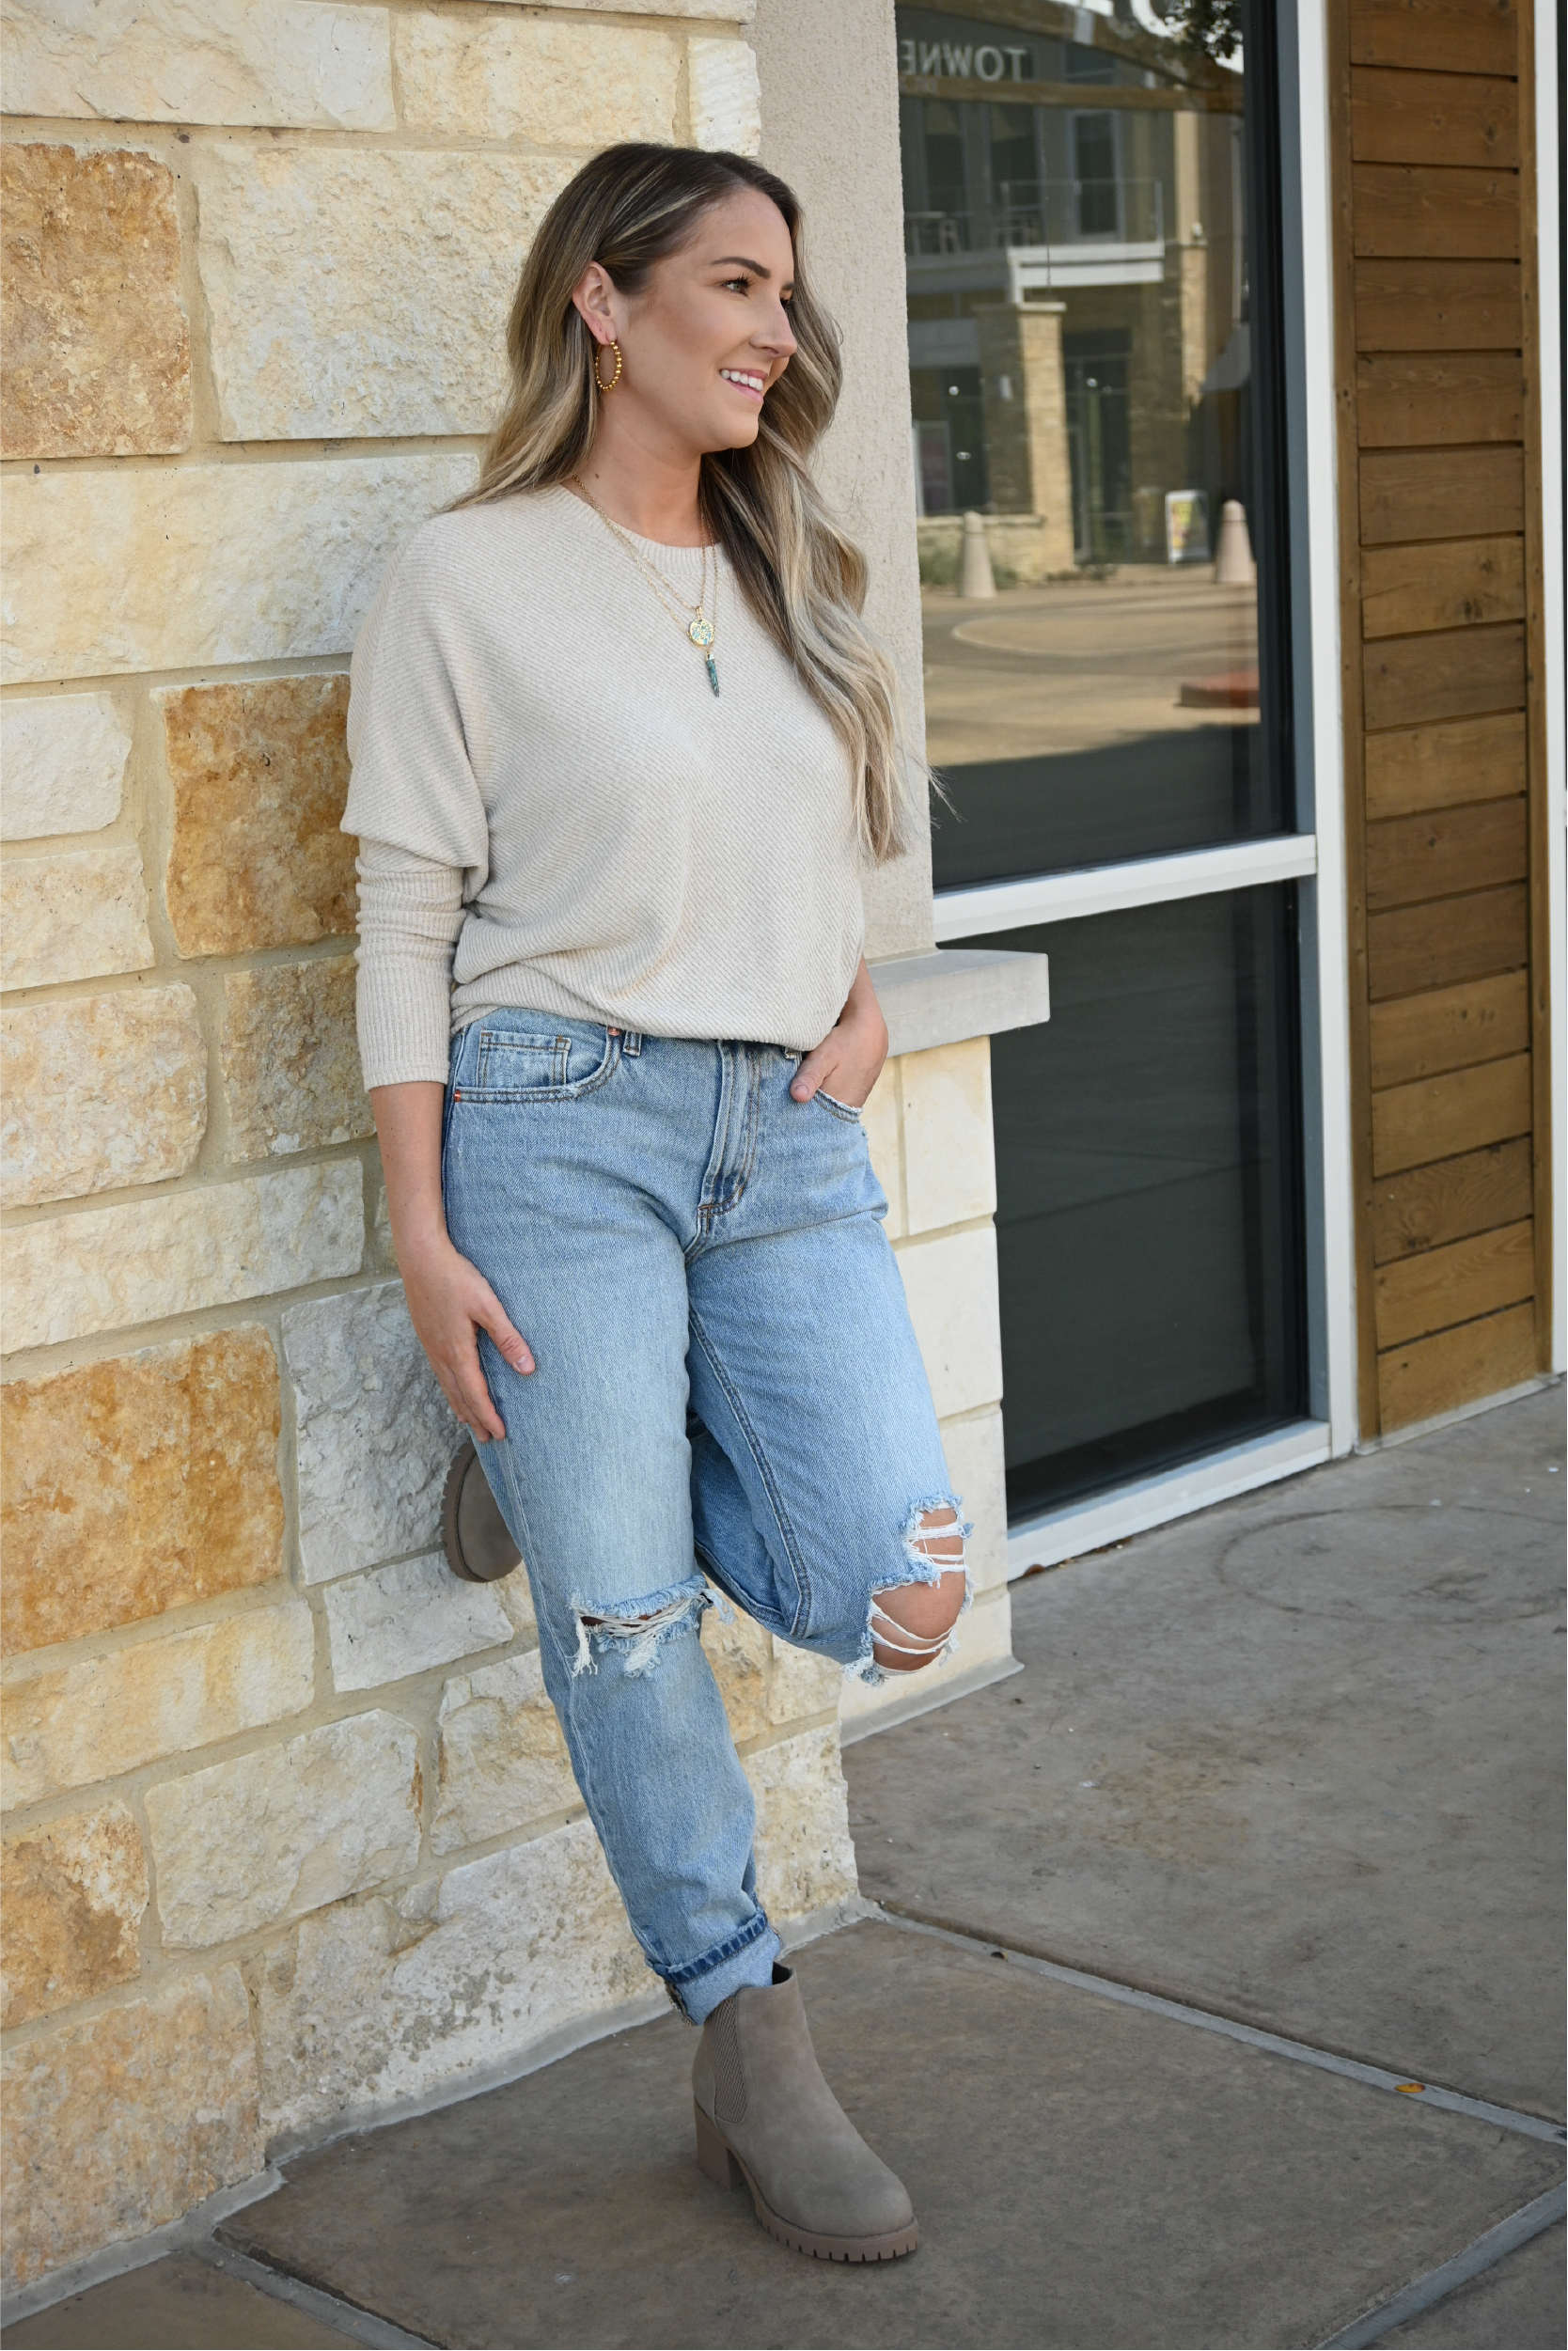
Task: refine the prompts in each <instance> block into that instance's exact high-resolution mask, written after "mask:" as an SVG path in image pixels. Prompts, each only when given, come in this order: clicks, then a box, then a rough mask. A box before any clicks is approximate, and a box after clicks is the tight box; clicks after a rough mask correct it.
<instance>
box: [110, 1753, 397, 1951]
mask: <svg viewBox="0 0 1568 2351" xmlns="http://www.w3.org/2000/svg"><path fill="white" fill-rule="evenodd" d="M419 1801H420V1792H419V1741H418V1736H417V1734H416V1732H414V1731H413V1730H412V1729H411V1728H410V1726H409V1725H408V1724H407V1723H406V1722H400V1721H399V1720H398V1718H397V1716H394V1715H386V1714H380V1713H376V1714H368V1715H352V1716H349V1717H348V1718H347V1719H346V1720H344V1721H342V1722H331V1723H328V1724H326V1725H325V1726H324V1728H323V1729H321V1730H320V1731H306V1732H302V1733H301V1734H300V1736H299V1737H298V1738H294V1739H290V1740H289V1741H287V1742H286V1744H284V1745H282V1746H279V1747H268V1748H259V1750H258V1751H257V1752H256V1753H255V1754H252V1755H241V1756H238V1757H236V1758H235V1760H234V1761H233V1762H232V1763H212V1764H211V1765H209V1767H208V1769H207V1770H206V1771H197V1772H192V1773H191V1774H190V1775H189V1777H188V1778H186V1779H165V1780H163V1781H161V1782H160V1783H159V1784H158V1785H157V1786H155V1787H152V1788H149V1790H148V1792H147V1820H148V1826H149V1829H150V1830H151V1832H152V1859H153V1867H154V1869H155V1870H156V1872H157V1883H158V1915H159V1917H160V1919H161V1920H162V1921H163V1927H164V1942H165V1946H166V1947H168V1948H172V1949H180V1948H185V1949H189V1948H191V1947H193V1946H200V1945H203V1944H209V1943H223V1942H227V1940H228V1939H229V1937H230V1936H235V1935H248V1934H250V1933H252V1932H253V1931H254V1930H255V1929H256V1928H257V1927H262V1926H272V1925H274V1924H275V1923H276V1922H277V1921H278V1920H281V1919H290V1918H297V1917H298V1916H299V1915H300V1913H301V1912H302V1911H305V1910H320V1909H321V1908H322V1907H324V1905H325V1904H328V1903H332V1902H340V1901H341V1900H342V1899H343V1897H344V1895H346V1894H358V1893H364V1892H366V1891H367V1890H368V1889H369V1888H370V1887H372V1886H378V1885H380V1884H381V1882H382V1881H383V1879H384V1878H389V1877H394V1876H397V1875H399V1874H400V1873H402V1872H404V1871H406V1870H411V1869H412V1868H413V1867H414V1864H415V1862H416V1860H417V1859H418V1857H419Z"/></svg>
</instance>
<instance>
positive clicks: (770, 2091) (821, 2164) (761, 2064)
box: [692, 1967, 920, 2261]
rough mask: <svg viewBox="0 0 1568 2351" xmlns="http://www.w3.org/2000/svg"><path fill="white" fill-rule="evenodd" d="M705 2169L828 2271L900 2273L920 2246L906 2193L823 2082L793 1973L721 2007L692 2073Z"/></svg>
mask: <svg viewBox="0 0 1568 2351" xmlns="http://www.w3.org/2000/svg"><path fill="white" fill-rule="evenodd" d="M692 2094H693V2096H694V2097H695V2098H696V2100H697V2159H698V2163H700V2164H701V2166H702V2169H703V2170H704V2171H706V2172H707V2174H708V2176H709V2178H710V2179H713V2180H716V2181H717V2182H718V2184H719V2186H721V2187H739V2186H741V2185H742V2183H743V2182H744V2183H745V2186H747V2187H749V2188H750V2190H751V2201H752V2203H753V2204H754V2205H755V2207H756V2211H757V2218H758V2219H759V2220H760V2222H761V2223H762V2226H763V2228H764V2229H767V2230H769V2231H770V2232H771V2233H772V2234H773V2235H775V2236H776V2237H777V2238H778V2240H779V2242H780V2243H781V2244H784V2245H791V2246H793V2248H794V2249H795V2251H796V2252H797V2253H814V2254H815V2255H816V2257H817V2259H818V2260H819V2261H895V2260H896V2259H897V2258H898V2256H899V2254H901V2253H912V2252H913V2251H914V2250H915V2248H916V2247H917V2245H918V2243H919V2241H920V2231H919V2227H918V2224H917V2221H916V2218H915V2214H914V2211H913V2209H912V2207H911V2205H910V2202H909V2198H908V2196H907V2195H906V2194H905V2192H904V2187H903V2183H902V2180H900V2179H898V2178H896V2177H895V2175H894V2174H893V2173H892V2172H891V2171H889V2170H888V2169H887V2166H886V2164H885V2163H884V2162H882V2161H881V2160H880V2158H879V2157H877V2156H876V2155H872V2153H871V2151H870V2148H869V2147H868V2146H867V2144H866V2142H865V2140H864V2139H862V2138H861V2136H860V2133H859V2132H858V2131H857V2130H856V2129H855V2124H853V2123H852V2122H851V2121H850V2119H849V2116H848V2115H847V2114H846V2113H845V2112H844V2109H843V2108H842V2107H841V2106H840V2105H839V2101H838V2099H837V2098H836V2097H835V2096H834V2094H833V2092H832V2091H831V2090H830V2089H829V2088H828V2086H827V2084H826V2082H825V2081H824V2080H823V2075H822V2068H821V2066H820V2065H819V2064H818V2063H817V2053H816V2051H815V2049H813V2047H812V2046H811V2034H810V2031H809V2030H808V2026H807V2022H806V2010H805V2008H804V2007H803V2006H802V2004H801V1998H800V1985H799V1983H797V1982H796V1980H795V1976H794V1973H793V1971H792V1969H791V1968H789V1967H775V1969H774V1971H773V1982H772V1983H771V1984H767V1985H763V1984H748V1985H746V1986H745V1988H744V1989H743V1990H742V1991H739V1992H732V1993H731V1994H730V1995H729V1998H728V1999H727V2000H723V2001H721V2002H720V2004H719V2006H718V2007H717V2008H715V2009H714V2011H713V2014H712V2015H711V2016H710V2017H709V2018H708V2020H707V2022H706V2024H705V2025H704V2026H703V2028H702V2041H701V2045H700V2046H699V2047H698V2052H697V2061H696V2062H695V2064H694V2065H693V2067H692Z"/></svg>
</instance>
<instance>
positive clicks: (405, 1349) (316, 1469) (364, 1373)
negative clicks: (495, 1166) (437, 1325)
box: [283, 1281, 463, 1583]
mask: <svg viewBox="0 0 1568 2351" xmlns="http://www.w3.org/2000/svg"><path fill="white" fill-rule="evenodd" d="M283 1351H284V1356H285V1358H286V1360H287V1362H288V1366H289V1374H290V1379H291V1380H292V1381H293V1384H294V1416H295V1421H296V1425H297V1429H298V1438H297V1443H296V1455H297V1460H298V1473H297V1474H298V1478H299V1512H300V1561H301V1565H302V1566H303V1568H304V1571H305V1578H306V1582H307V1583H319V1582H321V1581H322V1580H323V1579H324V1578H326V1577H328V1576H335V1575H344V1574H345V1573H346V1572H347V1571H348V1570H349V1569H350V1568H355V1567H375V1566H378V1565H379V1564H380V1563H381V1562H382V1561H383V1560H385V1559H396V1558H398V1557H399V1556H400V1554H402V1553H405V1552H410V1551H417V1550H421V1549H423V1548H425V1547H426V1546H428V1545H430V1544H433V1543H434V1542H435V1540H436V1536H437V1533H438V1530H439V1528H440V1523H441V1494H442V1488H443V1486H444V1485H445V1483H446V1480H447V1470H448V1468H449V1467H450V1465H451V1460H452V1455H453V1454H454V1452H455V1451H456V1450H457V1448H458V1445H459V1443H460V1442H461V1439H462V1434H463V1432H462V1430H461V1429H460V1428H459V1426H458V1423H457V1421H456V1420H455V1419H454V1418H452V1414H451V1410H450V1407H449V1406H448V1404H447V1400H446V1398H445V1397H444V1396H443V1395H442V1393H441V1390H440V1388H439V1387H437V1386H436V1384H435V1375H434V1373H433V1372H432V1371H431V1368H430V1365H429V1364H428V1363H427V1361H426V1360H425V1351H424V1349H423V1348H422V1347H421V1346H420V1344H419V1341H418V1340H417V1339H416V1337H415V1334H414V1325H413V1324H412V1323H411V1322H410V1320H409V1315H408V1308H407V1307H406V1305H405V1304H404V1303H403V1289H402V1284H401V1282H397V1281H391V1282H380V1283H378V1284H377V1285H376V1286H375V1287H374V1288H373V1289H369V1290H355V1291H351V1292H348V1293H345V1294H344V1295H342V1296H340V1297H336V1298H321V1299H318V1300H317V1301H315V1303H314V1304H312V1305H310V1306H299V1307H292V1308H290V1310H289V1312H288V1313H287V1314H286V1315H285V1316H284V1318H283Z"/></svg>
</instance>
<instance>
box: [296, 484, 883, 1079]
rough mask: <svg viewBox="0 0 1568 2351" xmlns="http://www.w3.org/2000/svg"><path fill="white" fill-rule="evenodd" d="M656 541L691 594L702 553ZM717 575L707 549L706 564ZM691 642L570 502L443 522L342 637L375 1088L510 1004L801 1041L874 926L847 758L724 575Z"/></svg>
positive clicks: (363, 1015) (422, 1071) (535, 501)
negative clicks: (711, 609) (348, 642)
mask: <svg viewBox="0 0 1568 2351" xmlns="http://www.w3.org/2000/svg"><path fill="white" fill-rule="evenodd" d="M638 544H639V545H641V547H642V548H643V551H644V553H645V554H646V555H647V556H649V557H650V558H651V560H652V561H653V562H654V563H655V564H657V565H658V566H659V568H660V569H661V570H662V571H663V572H665V573H666V576H667V577H668V578H669V579H670V580H671V581H672V582H674V584H675V585H676V586H677V587H678V588H680V589H681V590H682V593H683V594H684V595H685V597H686V598H687V600H688V602H695V601H696V598H697V595H698V572H699V570H700V565H701V554H700V551H699V550H698V549H697V548H691V547H685V548H683V547H657V546H654V545H653V544H652V543H651V541H638ZM709 576H710V579H711V577H712V558H710V569H709ZM713 653H714V657H715V659H716V661H717V664H718V671H719V682H720V692H719V694H718V696H717V697H715V696H714V695H713V693H712V691H711V690H710V688H709V684H708V677H707V672H706V670H705V669H704V667H703V663H702V656H701V654H700V653H699V652H698V649H697V648H696V646H694V645H693V644H691V642H690V641H689V640H688V638H687V637H686V636H685V635H684V634H683V631H682V627H681V626H678V625H677V622H676V621H675V620H674V619H671V617H670V616H669V614H668V613H667V612H666V611H665V610H664V609H663V607H662V606H661V605H660V603H658V601H657V599H656V598H655V596H654V593H653V590H652V588H651V587H650V586H649V584H648V582H647V580H646V579H645V577H644V576H643V574H642V572H641V571H640V569H639V568H638V566H637V565H636V563H635V561H634V560H633V558H632V556H631V555H630V554H629V553H628V552H627V550H626V549H625V548H624V547H623V546H621V545H619V543H618V541H616V540H615V538H614V537H613V536H612V535H611V533H610V532H609V531H608V530H607V529H606V527H605V525H604V523H603V521H602V520H601V519H600V517H599V516H598V515H597V514H595V513H594V512H593V510H592V509H590V508H589V507H587V506H585V505H584V504H583V502H582V500H581V499H580V498H578V497H576V496H575V495H574V494H572V492H571V491H569V490H546V491H537V492H531V493H528V494H524V495H522V496H518V497H513V498H509V499H506V500H504V501H502V502H500V503H498V504H495V505H493V506H478V507H466V508H464V509H463V510H462V511H461V512H460V513H456V514H442V515H438V516H437V517H436V518H435V520H434V521H433V522H431V523H427V524H426V525H424V527H423V528H422V529H421V530H419V531H416V534H415V536H414V537H413V539H412V540H411V541H409V543H408V545H407V546H406V547H405V548H404V550H403V552H402V554H401V555H400V557H399V558H398V560H397V562H396V563H395V564H394V565H393V567H392V570H391V572H390V573H389V575H388V577H387V579H386V581H385V584H384V587H383V588H382V590H381V593H380V595H379V596H378V597H377V599H376V602H375V603H374V605H373V606H372V608H371V610H370V613H369V616H368V619H367V620H366V623H365V627H364V629H363V631H362V632H361V634H360V638H359V642H358V644H357V645H356V647H355V648H354V655H353V683H352V691H351V697H350V702H349V751H350V756H351V758H352V760H353V783H352V786H351V789H350V792H349V802H348V807H347V810H346V812H345V815H344V818H343V829H344V831H345V832H349V833H355V834H357V835H358V836H359V839H360V860H359V905H360V948H359V1049H360V1058H361V1060H362V1062H363V1065H364V1074H365V1082H366V1084H367V1086H387V1085H395V1084H398V1083H400V1082H401V1081H403V1080H405V1079H410V1078H435V1079H441V1080H445V1078H446V1076H447V1040H448V1037H449V1036H450V1035H451V1033H452V1032H453V1031H454V1030H456V1029H458V1028H462V1027H465V1026H466V1025H467V1023H468V1022H470V1021H472V1020H476V1019H478V1017H479V1016H480V1015H481V1014H482V1013H485V1012H488V1011H494V1009H495V1008H496V1007H497V1006H499V1005H537V1006H538V1007H539V1008H540V1009H541V1011H549V1012H555V1013H557V1014H566V1015H568V1016H571V1015H573V1014H575V1015H577V1016H578V1017H581V1018H586V1019H590V1020H597V1021H604V1022H606V1023H608V1024H610V1025H612V1026H614V1027H620V1028H636V1029H641V1030H643V1031H644V1032H645V1033H647V1034H649V1035H651V1036H663V1037H725V1038H745V1039H748V1040H751V1041H753V1042H758V1043H772V1044H781V1045H788V1046H792V1047H795V1048H806V1047H809V1046H811V1045H814V1044H816V1043H817V1042H819V1041H820V1040H821V1039H822V1038H823V1036H825V1035H826V1033H827V1031H828V1029H829V1028H831V1027H832V1026H833V1024H834V1022H835V1021H836V1020H837V1018H838V1016H839V1010H840V1008H841V1007H842V1005H843V1002H844V999H845V997H846V996H847V995H848V994H849V991H850V986H851V983H852V981H853V980H854V978H855V966H856V964H857V963H858V962H859V958H860V948H861V937H862V931H863V916H862V912H861V902H860V856H859V852H858V848H857V843H856V837H855V821H854V809H853V801H852V788H851V776H850V766H849V760H848V759H847V757H846V755H845V753H844V751H843V749H842V747H841V745H840V744H839V740H838V738H837V736H836V735H835V734H834V732H833V729H832V728H831V727H830V726H829V724H828V721H827V720H826V718H825V717H824V716H823V713H822V712H821V711H820V710H819V708H818V706H817V704H816V703H815V702H814V701H813V700H812V699H811V697H810V696H809V695H808V693H807V691H806V688H805V687H804V686H803V685H802V683H801V682H800V680H799V678H798V677H797V676H796V674H795V672H794V670H793V669H792V666H791V665H790V664H789V663H788V662H787V661H786V660H785V658H784V656H783V654H782V653H780V651H779V650H778V649H777V647H776V645H775V643H774V641H773V639H772V638H771V637H770V636H769V635H767V634H766V632H765V631H764V630H763V629H762V628H761V627H760V625H759V623H758V622H757V621H756V620H755V619H753V618H752V616H751V614H750V612H749V611H748V610H747V609H746V607H745V604H744V603H743V602H742V599H741V596H740V593H739V591H738V589H737V588H736V586H735V582H734V578H733V575H732V574H731V573H730V572H729V570H728V568H726V570H725V572H724V574H723V577H722V580H721V583H720V588H719V595H718V635H717V641H716V642H715V644H714V647H713Z"/></svg>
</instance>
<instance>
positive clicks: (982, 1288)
mask: <svg viewBox="0 0 1568 2351" xmlns="http://www.w3.org/2000/svg"><path fill="white" fill-rule="evenodd" d="M899 1271H900V1273H901V1274H902V1276H903V1286H904V1293H905V1295H906V1296H907V1297H908V1300H909V1314H910V1320H911V1321H912V1322H913V1324H914V1325H915V1336H916V1338H917V1340H919V1342H920V1353H921V1355H922V1356H923V1357H924V1358H925V1366H926V1375H927V1377H928V1378H929V1380H930V1381H931V1392H932V1395H933V1398H934V1399H935V1403H936V1410H937V1414H938V1417H939V1418H942V1419H946V1418H947V1417H948V1416H949V1413H955V1412H972V1411H973V1410H974V1409H975V1407H976V1406H977V1405H979V1404H990V1403H996V1401H997V1400H998V1398H999V1397H1000V1395H1001V1392H1002V1341H1001V1330H1000V1325H999V1323H998V1321H997V1316H998V1313H999V1311H1000V1308H999V1300H998V1295H997V1289H996V1230H995V1229H994V1228H993V1227H992V1226H990V1225H984V1226H981V1227H980V1228H979V1229H977V1230H973V1231H970V1232H947V1233H943V1234H942V1235H941V1236H940V1237H939V1238H938V1239H936V1240H934V1241H906V1242H905V1243H904V1244H903V1245H902V1247H901V1248H900V1250H899Z"/></svg>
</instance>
